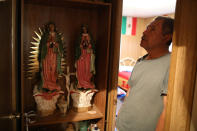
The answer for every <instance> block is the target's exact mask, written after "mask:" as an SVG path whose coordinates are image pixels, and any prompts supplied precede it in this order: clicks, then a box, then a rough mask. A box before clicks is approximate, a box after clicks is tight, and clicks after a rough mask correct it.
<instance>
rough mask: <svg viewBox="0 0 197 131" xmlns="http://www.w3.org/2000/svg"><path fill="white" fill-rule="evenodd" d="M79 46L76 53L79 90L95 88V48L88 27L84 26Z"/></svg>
mask: <svg viewBox="0 0 197 131" xmlns="http://www.w3.org/2000/svg"><path fill="white" fill-rule="evenodd" d="M78 46H79V47H77V52H76V53H77V55H76V71H77V73H76V74H77V80H78V85H77V88H84V89H92V88H95V85H94V82H93V77H94V75H95V65H94V63H95V49H94V48H95V46H94V44H93V41H92V40H91V37H90V35H89V33H88V30H87V27H86V26H82V33H81V38H80V43H79V45H78Z"/></svg>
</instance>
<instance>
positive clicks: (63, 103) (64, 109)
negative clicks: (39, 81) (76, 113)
mask: <svg viewBox="0 0 197 131" xmlns="http://www.w3.org/2000/svg"><path fill="white" fill-rule="evenodd" d="M57 106H58V107H59V109H60V112H61V113H62V114H63V115H65V114H66V112H67V102H66V101H65V96H64V95H61V96H60V98H59V100H58V103H57Z"/></svg>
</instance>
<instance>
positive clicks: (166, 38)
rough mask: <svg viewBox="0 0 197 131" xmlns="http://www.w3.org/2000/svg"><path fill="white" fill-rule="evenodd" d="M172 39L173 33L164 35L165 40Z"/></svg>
mask: <svg viewBox="0 0 197 131" xmlns="http://www.w3.org/2000/svg"><path fill="white" fill-rule="evenodd" d="M171 39H172V34H166V35H165V36H164V40H165V41H166V42H167V41H169V40H171Z"/></svg>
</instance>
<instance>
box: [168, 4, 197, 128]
mask: <svg viewBox="0 0 197 131" xmlns="http://www.w3.org/2000/svg"><path fill="white" fill-rule="evenodd" d="M196 7H197V1H192V0H177V4H176V12H175V26H174V34H173V50H172V56H171V65H170V76H169V82H168V97H167V99H168V103H167V112H166V113H167V114H166V121H165V131H189V130H190V124H191V115H192V106H193V96H194V89H195V81H196V71H197V69H196V68H197V52H196V50H197V44H196V43H197V39H196V36H197V31H196V29H197V18H196V17H193V16H194V15H195V12H196V11H197V9H196Z"/></svg>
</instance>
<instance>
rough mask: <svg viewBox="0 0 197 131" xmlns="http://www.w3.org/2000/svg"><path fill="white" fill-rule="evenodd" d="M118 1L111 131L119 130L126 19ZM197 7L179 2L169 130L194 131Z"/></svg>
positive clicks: (113, 43)
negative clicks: (119, 81)
mask: <svg viewBox="0 0 197 131" xmlns="http://www.w3.org/2000/svg"><path fill="white" fill-rule="evenodd" d="M118 2H119V3H118ZM118 2H116V3H115V0H114V2H112V3H113V4H112V9H113V11H112V12H113V13H112V33H111V49H110V65H109V67H110V71H109V89H108V107H107V123H106V130H107V131H113V130H114V127H115V109H116V101H117V98H116V97H117V91H116V88H117V86H116V85H117V76H118V64H119V53H120V51H119V49H120V31H121V17H122V14H121V13H122V1H118ZM196 7H197V2H196V1H192V0H177V4H176V12H175V26H174V36H173V51H172V56H171V65H170V76H169V83H168V86H169V87H168V96H167V97H168V98H167V99H168V104H167V112H166V120H165V131H189V130H190V125H191V117H192V107H193V104H194V103H193V99H194V90H195V84H196V72H197V51H196V50H197V44H196V43H197V39H196V36H197V31H196V29H197V28H196V27H197V18H195V17H193V16H195V12H196V11H197V9H196ZM195 95H197V94H195Z"/></svg>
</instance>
